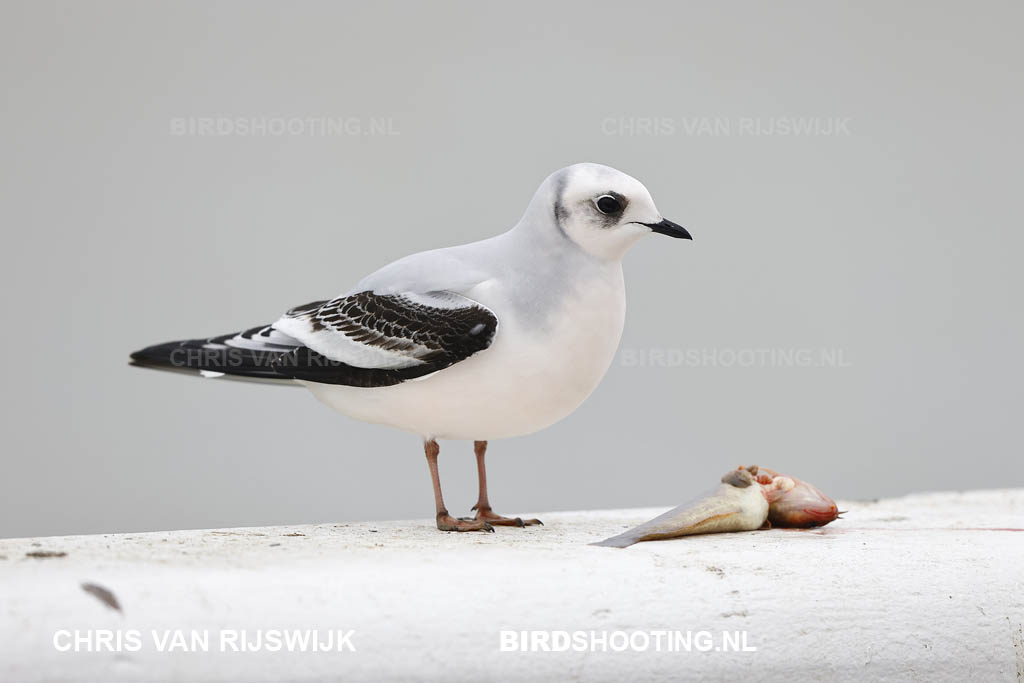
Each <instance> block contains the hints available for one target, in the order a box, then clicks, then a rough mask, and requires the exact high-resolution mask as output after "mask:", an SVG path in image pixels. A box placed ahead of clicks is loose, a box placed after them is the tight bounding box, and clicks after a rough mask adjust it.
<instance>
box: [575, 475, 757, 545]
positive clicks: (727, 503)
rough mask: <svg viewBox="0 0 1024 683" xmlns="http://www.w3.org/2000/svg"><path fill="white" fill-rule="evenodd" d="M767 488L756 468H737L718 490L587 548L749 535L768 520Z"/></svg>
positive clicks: (725, 477) (723, 477)
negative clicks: (723, 534)
mask: <svg viewBox="0 0 1024 683" xmlns="http://www.w3.org/2000/svg"><path fill="white" fill-rule="evenodd" d="M773 486H774V484H773V483H772V481H770V482H769V483H768V485H767V487H765V486H762V485H760V483H759V482H758V481H757V466H756V465H752V466H751V467H741V468H740V469H735V470H732V471H730V472H727V473H726V474H725V475H723V476H722V483H721V485H719V486H718V488H716V489H714V490H712V491H709V492H708V493H706V494H704V495H703V496H700V497H698V498H696V499H694V500H692V501H690V502H689V503H683V504H682V505H680V506H679V507H676V508H672V509H671V510H669V511H668V512H666V513H664V514H662V515H658V516H657V517H655V518H654V519H652V520H650V521H649V522H644V523H643V524H641V525H640V526H637V527H634V528H632V529H630V530H629V531H626V532H624V533H621V534H619V535H618V536H612V537H611V538H606V539H605V540H603V541H599V542H597V543H591V545H600V546H605V547H609V548H626V547H628V546H631V545H633V544H634V543H639V542H640V541H660V540H663V539H668V538H678V537H679V536H690V535H693V534H714V533H720V532H724V531H753V530H754V529H759V528H761V526H762V525H763V524H764V522H765V519H766V518H767V517H768V498H767V495H766V493H765V492H766V490H768V489H770V488H771V487H773Z"/></svg>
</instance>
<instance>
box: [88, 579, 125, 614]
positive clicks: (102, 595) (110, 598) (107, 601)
mask: <svg viewBox="0 0 1024 683" xmlns="http://www.w3.org/2000/svg"><path fill="white" fill-rule="evenodd" d="M82 590H84V591H85V592H86V593H88V594H89V595H94V596H96V599H97V600H99V601H100V602H102V603H103V604H104V605H106V606H107V607H109V608H110V609H112V610H116V611H118V612H121V603H119V602H118V601H117V597H116V596H115V595H114V594H113V593H112V592H110V591H109V590H108V589H106V588H104V587H103V586H100V585H99V584H95V583H83V584H82Z"/></svg>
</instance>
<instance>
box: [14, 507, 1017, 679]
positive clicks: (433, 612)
mask: <svg viewBox="0 0 1024 683" xmlns="http://www.w3.org/2000/svg"><path fill="white" fill-rule="evenodd" d="M666 507H668V506H667V505H666V506H665V507H662V508H650V509H644V510H604V511H589V512H562V513H549V514H538V515H537V516H539V517H541V519H543V520H544V521H545V523H546V525H545V526H543V527H534V528H526V529H516V528H499V529H498V530H497V532H496V533H494V534H461V535H460V534H454V533H453V534H445V533H441V532H438V531H437V530H436V529H434V528H433V523H432V520H415V521H410V522H379V523H358V524H319V525H309V526H291V527H261V528H246V529H223V530H203V531H176V532H159V533H147V534H124V535H97V536H70V537H50V538H39V539H14V540H2V541H0V680H3V681H44V680H45V681H119V680H124V681H164V680H188V681H277V680H290V681H307V680H308V681H313V680H345V681H381V680H414V679H415V680H445V681H463V680H465V681H486V680H502V681H510V680H511V681H546V680H579V681H612V680H630V679H632V680H665V681H668V680H694V679H702V680H722V681H725V680H738V679H739V680H783V679H785V680H851V681H852V680H857V681H862V680H920V681H941V680H967V679H973V680H985V681H1020V680H1021V679H1022V678H1024V631H1022V629H1024V531H1014V530H1013V529H1018V528H1021V527H1024V490H994V491H969V492H964V493H929V494H919V495H913V496H908V497H905V498H898V499H891V500H883V501H876V502H856V501H843V502H841V503H840V507H841V508H843V509H847V510H849V512H848V513H847V514H846V515H845V516H844V519H841V520H838V521H836V522H834V523H833V524H832V525H830V526H828V527H825V528H822V529H816V530H799V531H796V530H769V531H757V532H749V533H740V534H721V535H716V536H700V537H691V538H686V539H678V540H674V541H665V542H658V543H643V544H639V545H636V546H633V547H631V548H628V549H625V550H618V549H611V548H598V547H593V546H589V545H587V543H589V542H592V541H596V540H600V539H602V538H604V537H606V536H609V535H612V534H615V533H618V532H620V531H622V530H624V529H625V528H627V527H629V526H632V525H634V524H636V523H639V522H641V521H644V520H646V519H648V518H650V517H652V516H654V515H655V514H657V513H659V512H662V511H664V509H665V508H666ZM61 553H63V555H62V554H61ZM83 585H84V586H85V587H86V588H83ZM314 629H316V630H317V632H316V633H315V634H314V633H312V630H314ZM339 631H340V635H339ZM503 631H507V632H514V633H505V634H504V635H502V632H503ZM523 632H526V634H525V635H524V634H523ZM551 632H555V633H554V634H552V633H551ZM704 632H706V633H704ZM274 633H276V634H277V637H278V638H279V639H280V640H279V642H280V647H281V649H279V650H277V651H270V650H269V649H268V648H270V647H271V646H272V645H273V643H274ZM304 633H306V634H307V636H308V637H310V638H312V639H310V640H305V641H303V640H302V638H303V637H304V636H303V634H304ZM286 634H287V637H291V638H292V639H293V640H292V641H291V650H292V651H286V650H287V649H288V645H286V644H285V639H286ZM314 636H315V637H317V638H319V640H317V642H318V643H319V644H320V645H321V646H323V648H322V649H321V651H316V652H313V651H310V650H311V649H312V642H313V639H315V638H314ZM76 637H77V638H78V640H77V645H76V640H75V638H76ZM204 638H205V639H206V640H205V642H204ZM257 638H262V641H261V642H260V641H257ZM296 638H297V639H298V640H295V639H296ZM106 639H110V640H106ZM118 639H120V642H118ZM222 639H223V649H224V651H222ZM624 639H625V640H624ZM744 639H745V640H744ZM243 643H244V644H247V645H249V646H250V648H251V649H254V650H255V651H246V652H243V651H235V648H238V649H241V647H242V645H243ZM629 643H631V645H629ZM524 644H525V647H526V648H527V649H529V648H531V647H532V648H533V649H534V651H522V649H523V647H524ZM624 644H627V649H625V650H624V651H615V649H614V648H621V647H622V646H623V645H624ZM687 644H688V645H689V650H687V649H686V645H687ZM160 645H163V646H164V647H163V649H164V650H168V649H170V651H161V648H160ZM182 645H184V647H182ZM257 645H259V646H260V648H259V649H256V647H257ZM744 645H745V646H746V651H735V650H736V649H737V648H739V649H741V650H742V649H743V646H744ZM503 646H504V647H503ZM751 648H756V650H752V649H751ZM76 649H77V650H78V651H75V650H76ZM90 649H92V650H94V651H89V650H90ZM510 649H511V651H508V650H510ZM63 650H67V651H63ZM95 650H99V651H95ZM324 650H326V651H324ZM552 650H554V651H552Z"/></svg>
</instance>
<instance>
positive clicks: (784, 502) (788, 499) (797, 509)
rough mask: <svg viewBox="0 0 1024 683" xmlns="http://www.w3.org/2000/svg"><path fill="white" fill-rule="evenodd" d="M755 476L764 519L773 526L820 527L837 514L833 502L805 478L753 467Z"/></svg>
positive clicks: (837, 511) (837, 509) (836, 508)
mask: <svg viewBox="0 0 1024 683" xmlns="http://www.w3.org/2000/svg"><path fill="white" fill-rule="evenodd" d="M741 467H742V466H741ZM746 469H749V468H746ZM755 476H756V479H757V483H758V484H760V486H761V491H762V492H763V493H764V496H765V498H766V499H767V500H768V504H769V509H768V521H769V522H771V523H772V525H773V526H777V527H813V526H823V525H825V524H828V523H829V522H831V521H832V520H834V519H836V518H837V517H838V516H839V508H838V507H837V506H836V503H835V501H834V500H832V499H831V498H829V497H828V496H826V495H825V494H824V493H822V492H821V491H820V490H819V489H818V488H817V487H815V486H813V485H812V484H809V483H807V482H806V481H803V480H801V479H797V478H795V477H787V476H784V475H781V474H779V473H778V472H776V471H774V470H771V469H769V468H767V467H758V468H755Z"/></svg>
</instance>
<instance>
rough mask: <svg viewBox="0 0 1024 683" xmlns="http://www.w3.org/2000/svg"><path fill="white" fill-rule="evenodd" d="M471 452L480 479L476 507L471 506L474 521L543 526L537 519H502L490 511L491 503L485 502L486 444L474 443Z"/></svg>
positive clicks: (500, 524) (504, 524)
mask: <svg viewBox="0 0 1024 683" xmlns="http://www.w3.org/2000/svg"><path fill="white" fill-rule="evenodd" d="M473 452H474V453H476V473H477V477H478V478H479V479H480V496H479V497H478V498H477V501H476V505H474V506H473V509H474V510H476V521H478V522H485V523H487V522H489V523H491V524H496V525H498V526H531V525H534V524H541V525H543V524H544V522H542V521H540V520H539V519H522V518H521V517H502V516H501V515H498V514H495V512H494V511H493V510H492V509H491V502H490V501H489V500H487V468H486V467H485V466H484V456H485V455H486V454H487V442H486V441H474V442H473Z"/></svg>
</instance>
